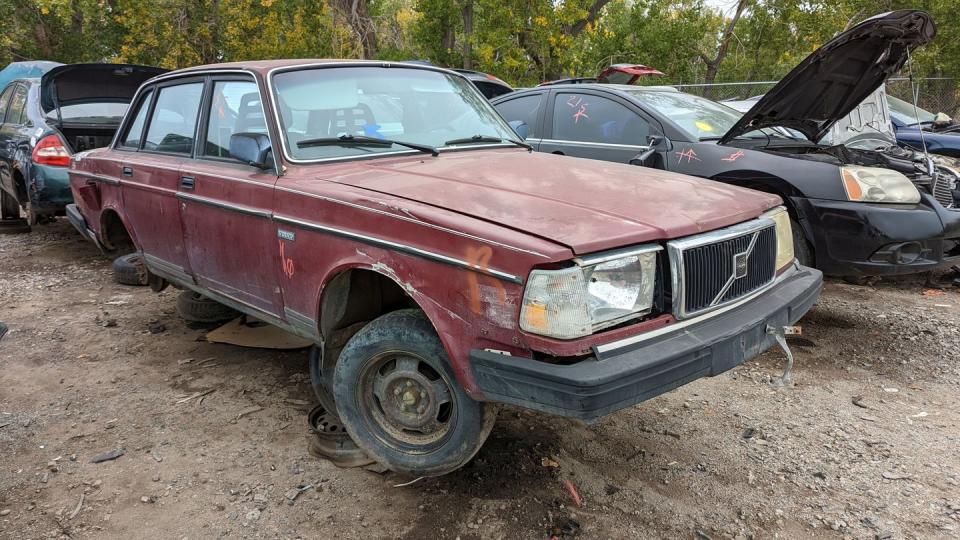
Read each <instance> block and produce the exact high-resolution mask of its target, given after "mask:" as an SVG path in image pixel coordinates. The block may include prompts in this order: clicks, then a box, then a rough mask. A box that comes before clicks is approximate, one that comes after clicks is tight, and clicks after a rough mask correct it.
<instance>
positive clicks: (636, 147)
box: [540, 139, 650, 152]
mask: <svg viewBox="0 0 960 540" xmlns="http://www.w3.org/2000/svg"><path fill="white" fill-rule="evenodd" d="M540 142H541V143H546V144H573V145H577V146H589V147H591V148H616V149H624V150H638V151H641V152H642V151H644V150H649V149H650V147H649V146H642V145H636V144H616V143H598V142H589V141H570V140H566V139H540Z"/></svg>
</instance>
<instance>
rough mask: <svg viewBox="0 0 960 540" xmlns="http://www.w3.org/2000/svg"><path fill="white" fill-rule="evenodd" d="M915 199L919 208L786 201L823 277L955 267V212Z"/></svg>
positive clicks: (958, 229)
mask: <svg viewBox="0 0 960 540" xmlns="http://www.w3.org/2000/svg"><path fill="white" fill-rule="evenodd" d="M921 196H922V197H923V200H922V201H921V202H920V203H919V204H870V203H857V202H847V201H831V200H824V199H808V198H805V197H793V198H792V201H793V203H794V207H795V208H796V209H797V210H798V211H799V213H800V215H801V217H802V221H801V226H802V227H804V229H805V232H806V236H807V238H812V239H813V245H814V251H815V254H814V257H815V258H816V264H817V268H819V269H820V270H822V271H823V273H824V274H826V275H831V276H889V275H904V274H914V273H918V272H927V271H930V270H936V269H938V268H943V267H948V266H951V265H953V264H958V263H960V210H947V209H946V208H943V206H941V205H940V204H939V203H938V202H936V200H934V199H933V197H931V196H930V195H929V194H926V193H922V194H921ZM904 254H906V256H905V255H904Z"/></svg>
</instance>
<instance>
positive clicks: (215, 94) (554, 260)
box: [67, 60, 822, 476]
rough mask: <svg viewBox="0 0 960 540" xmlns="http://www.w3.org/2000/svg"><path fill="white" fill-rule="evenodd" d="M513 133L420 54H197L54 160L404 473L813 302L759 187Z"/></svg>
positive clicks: (746, 343)
mask: <svg viewBox="0 0 960 540" xmlns="http://www.w3.org/2000/svg"><path fill="white" fill-rule="evenodd" d="M515 138H516V134H515V133H514V131H513V130H512V129H511V127H510V126H509V125H508V124H507V123H506V122H504V121H503V119H502V118H501V117H500V115H498V114H497V113H496V111H495V110H494V109H493V107H492V106H491V105H490V104H489V102H488V101H487V100H485V99H484V98H483V96H482V95H481V94H480V93H479V92H478V91H477V90H476V88H475V87H474V86H472V85H471V83H470V81H469V80H467V79H466V78H464V77H463V76H462V75H460V74H457V73H455V72H452V71H449V70H443V69H439V68H435V67H432V66H424V65H413V64H405V63H395V64H391V63H388V64H384V63H383V62H363V61H335V60H331V61H303V60H276V61H261V62H243V63H235V64H222V65H212V66H201V67H196V68H190V69H185V70H180V71H177V72H174V73H170V74H167V75H163V76H160V77H157V78H155V79H153V80H152V81H150V82H148V83H147V84H145V85H144V86H143V87H142V88H141V89H140V91H139V92H138V95H137V96H136V97H135V98H134V101H133V104H132V106H131V108H130V110H129V112H128V114H127V115H126V118H125V119H124V121H123V123H122V125H121V128H120V130H119V135H118V136H117V137H116V140H115V141H114V143H113V144H111V145H110V146H109V147H107V148H102V149H97V150H93V151H90V152H87V153H85V154H84V155H83V156H82V157H81V158H79V159H74V160H73V161H72V164H71V169H70V178H71V187H72V188H73V190H74V192H75V194H76V201H77V202H76V204H75V205H70V206H69V207H68V208H67V214H68V217H69V218H70V221H71V223H72V224H73V225H74V226H75V227H76V228H77V230H78V231H80V232H81V233H82V234H83V235H84V236H85V237H87V238H89V239H91V240H93V241H95V242H97V243H98V244H100V245H103V246H109V245H117V244H131V245H134V246H135V249H136V251H138V252H139V253H141V254H142V256H143V260H144V262H145V264H146V266H147V268H148V270H149V271H150V274H151V280H154V279H160V280H162V281H163V280H165V281H169V282H171V283H173V284H175V285H177V286H180V287H183V288H184V289H187V290H189V291H193V293H194V294H196V295H202V296H203V297H206V298H209V299H212V300H214V301H216V302H218V303H222V304H224V305H226V306H229V307H231V308H234V309H236V310H238V311H240V312H243V313H246V314H248V315H250V316H252V317H255V318H257V319H259V320H262V321H266V322H269V323H271V324H274V325H276V326H278V327H279V328H282V329H284V330H287V331H289V332H291V333H293V334H296V335H299V336H301V337H303V338H305V339H308V340H310V341H311V342H313V343H316V344H317V345H318V347H317V354H316V355H314V356H312V360H311V381H312V382H313V383H314V385H315V387H316V388H317V394H318V396H320V397H321V399H322V400H325V401H332V403H325V404H327V405H333V406H334V407H333V408H335V410H336V412H337V413H338V415H339V417H340V419H341V420H342V421H343V424H344V426H345V427H346V429H347V430H348V431H349V433H350V434H351V436H352V437H353V439H354V440H355V442H356V443H357V445H358V446H359V447H360V448H361V449H363V451H364V452H366V453H367V454H368V455H369V456H370V457H371V458H373V459H375V460H376V461H377V462H378V463H380V464H382V465H385V466H387V467H389V468H390V469H392V470H395V471H398V472H402V473H405V474H410V475H414V476H429V475H437V474H444V473H447V472H450V471H452V470H455V469H456V468H458V467H460V466H462V465H463V464H465V463H466V462H467V461H469V459H470V458H471V457H472V456H473V455H474V454H475V453H476V452H477V451H478V449H479V448H480V446H481V445H482V444H483V442H484V440H485V438H486V436H487V435H488V434H489V432H490V429H491V428H492V426H493V422H494V420H495V416H496V409H497V406H496V404H497V403H512V404H515V405H519V406H522V407H527V408H531V409H535V410H539V411H544V412H548V413H553V414H559V415H563V416H568V417H573V418H581V419H584V420H587V421H592V420H595V419H597V418H599V417H601V416H603V415H606V414H610V413H612V412H615V411H618V410H620V409H623V408H626V407H629V406H632V405H634V404H636V403H639V402H642V401H644V400H646V399H650V398H652V397H654V396H656V395H659V394H661V393H663V392H666V391H669V390H672V389H674V388H676V387H678V386H681V385H683V384H686V383H688V382H690V381H692V380H695V379H698V378H700V377H705V376H712V375H717V374H719V373H722V372H724V371H726V370H728V369H731V368H733V367H735V366H736V365H738V364H740V363H742V362H743V361H745V360H747V359H748V358H751V357H753V356H755V355H757V354H760V353H761V352H762V351H764V350H766V349H768V348H770V347H771V346H773V345H774V344H775V343H776V333H777V332H776V329H778V328H782V327H785V326H788V325H791V324H793V323H795V322H796V321H797V320H798V319H799V318H800V317H802V316H803V314H804V313H806V311H807V310H808V309H809V308H810V307H811V306H812V304H813V303H814V302H815V301H816V299H817V297H818V295H819V293H820V289H821V286H822V276H821V274H820V272H818V271H816V270H813V269H809V268H805V267H803V266H802V265H799V264H798V263H797V262H796V261H795V259H794V257H793V254H792V251H791V249H792V245H793V244H792V242H791V241H790V236H791V234H792V231H791V228H790V222H789V216H788V215H787V213H786V211H785V210H784V209H783V208H782V207H781V206H780V205H781V202H782V201H781V199H780V198H779V197H776V196H773V195H769V194H764V193H760V192H755V191H751V190H747V189H743V188H738V187H735V186H726V185H722V184H718V183H715V182H710V181H707V180H702V179H697V178H692V177H687V176H682V175H677V174H674V173H670V172H665V171H657V170H654V169H644V168H638V167H630V166H627V165H622V164H612V163H610V164H601V163H597V162H587V161H583V160H575V159H570V158H564V157H557V156H551V155H547V154H541V153H534V152H531V151H529V150H528V148H527V146H526V145H525V144H524V143H521V142H519V141H517V140H515ZM612 178H615V179H617V181H615V182H614V181H611V179H612ZM151 283H152V284H153V283H154V282H153V281H151ZM154 288H160V287H154ZM771 328H772V329H774V331H773V332H772V333H771V331H770V329H771ZM330 396H332V399H328V398H329V397H330Z"/></svg>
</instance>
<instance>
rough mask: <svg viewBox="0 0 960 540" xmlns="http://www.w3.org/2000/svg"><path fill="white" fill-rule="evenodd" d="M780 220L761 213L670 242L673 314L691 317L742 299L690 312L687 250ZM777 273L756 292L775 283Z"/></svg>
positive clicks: (758, 230)
mask: <svg viewBox="0 0 960 540" xmlns="http://www.w3.org/2000/svg"><path fill="white" fill-rule="evenodd" d="M776 226H777V225H776V223H775V222H774V221H773V220H772V219H770V218H768V217H762V216H761V217H759V218H757V219H754V220H750V221H746V222H744V223H739V224H737V225H734V226H732V227H727V228H724V229H719V230H716V231H710V232H707V233H703V234H698V235H694V236H688V237H686V238H681V239H679V240H671V241H669V242H667V253H668V254H669V258H670V285H671V292H672V294H673V316H674V317H676V318H677V319H678V320H683V319H687V318H690V317H693V316H698V315H702V314H704V313H708V312H710V311H714V310H716V309H718V308H720V307H722V306H725V305H728V304H730V303H734V302H737V301H738V300H739V299H733V300H730V301H727V302H725V303H718V304H715V305H711V306H710V307H708V308H705V309H701V310H698V311H695V312H693V313H687V311H686V307H685V306H686V290H685V287H684V283H683V274H684V266H683V252H684V251H686V250H688V249H690V248H694V247H700V246H704V245H709V244H715V243H717V242H723V241H726V240H731V239H733V238H737V237H738V236H744V235H747V234H750V233H758V232H760V231H763V230H764V229H767V228H770V227H776ZM776 281H777V280H776V273H774V279H772V280H770V282H769V283H767V284H766V285H764V286H762V287H760V288H759V289H757V291H755V292H762V291H765V290H767V289H768V288H770V287H771V286H773V284H774V283H776Z"/></svg>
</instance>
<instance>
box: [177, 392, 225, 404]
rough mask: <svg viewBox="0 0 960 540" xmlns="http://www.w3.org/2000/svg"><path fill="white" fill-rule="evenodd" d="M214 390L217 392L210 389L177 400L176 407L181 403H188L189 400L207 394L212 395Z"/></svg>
mask: <svg viewBox="0 0 960 540" xmlns="http://www.w3.org/2000/svg"><path fill="white" fill-rule="evenodd" d="M216 390H217V389H216V388H211V389H209V390H204V391H203V392H197V393H195V394H193V395H190V396H187V397H185V398H183V399H180V400H178V401H177V405H179V404H181V403H186V402H188V401H190V400H191V399H196V398H198V397H203V396H205V395H207V394H212V393H214V392H215V391H216Z"/></svg>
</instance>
